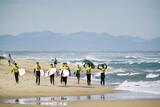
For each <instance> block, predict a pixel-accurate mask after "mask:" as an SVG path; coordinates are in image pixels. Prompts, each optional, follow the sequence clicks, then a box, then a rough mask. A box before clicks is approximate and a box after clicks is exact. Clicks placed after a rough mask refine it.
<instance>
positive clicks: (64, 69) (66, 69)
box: [11, 62, 107, 86]
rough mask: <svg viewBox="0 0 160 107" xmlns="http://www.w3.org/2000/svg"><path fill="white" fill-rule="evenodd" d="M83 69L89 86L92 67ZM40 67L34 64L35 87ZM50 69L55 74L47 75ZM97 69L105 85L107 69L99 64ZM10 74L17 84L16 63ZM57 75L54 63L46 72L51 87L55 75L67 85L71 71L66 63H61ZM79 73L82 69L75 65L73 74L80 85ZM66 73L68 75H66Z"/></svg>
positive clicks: (37, 63) (85, 66) (17, 67)
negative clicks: (58, 75) (13, 76)
mask: <svg viewBox="0 0 160 107" xmlns="http://www.w3.org/2000/svg"><path fill="white" fill-rule="evenodd" d="M83 67H84V69H85V71H86V77H87V85H88V86H89V85H91V71H92V67H91V66H90V64H85V65H84V66H83ZM41 69H42V68H41V65H40V64H39V62H36V65H35V67H34V75H35V77H36V85H40V77H41ZM52 69H56V72H55V73H53V74H51V75H49V73H50V72H51V70H52ZM97 69H98V70H99V71H100V73H101V82H100V83H101V85H103V86H104V85H105V71H106V69H107V65H105V64H101V65H98V67H97ZM11 71H12V72H14V75H15V80H16V83H19V66H18V65H17V63H15V64H14V66H13V68H12V70H11ZM59 71H60V72H59V73H58V69H57V64H56V63H54V64H52V63H51V64H50V67H49V70H48V72H47V73H48V75H49V77H50V83H51V84H52V85H54V77H55V75H56V74H60V76H61V84H62V83H63V82H64V83H65V86H66V85H67V77H68V76H71V71H70V67H69V66H68V65H67V63H63V64H62V67H60V69H59ZM81 72H83V71H82V67H81V66H80V65H77V67H76V72H75V73H74V74H75V75H76V77H77V81H78V84H79V83H80V77H81ZM67 73H68V74H67ZM64 74H67V75H64Z"/></svg>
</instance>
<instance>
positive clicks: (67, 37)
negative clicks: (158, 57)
mask: <svg viewBox="0 0 160 107" xmlns="http://www.w3.org/2000/svg"><path fill="white" fill-rule="evenodd" d="M0 50H9V51H13V50H23V51H24V50H30V51H60V50H66V51H70V50H73V51H159V50H160V38H155V39H152V40H144V39H142V38H138V37H131V36H112V35H110V34H107V33H101V34H99V33H95V32H77V33H72V34H63V33H54V32H50V31H43V32H28V33H22V34H19V35H17V36H14V35H0Z"/></svg>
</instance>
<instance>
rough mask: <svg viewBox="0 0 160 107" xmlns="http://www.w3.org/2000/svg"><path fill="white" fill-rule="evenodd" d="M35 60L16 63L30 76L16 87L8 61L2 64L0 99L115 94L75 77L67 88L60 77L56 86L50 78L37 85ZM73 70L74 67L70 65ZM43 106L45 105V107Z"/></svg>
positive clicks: (121, 105) (148, 105) (158, 105)
mask: <svg viewBox="0 0 160 107" xmlns="http://www.w3.org/2000/svg"><path fill="white" fill-rule="evenodd" d="M35 62H36V61H33V60H17V63H18V65H19V66H20V67H22V68H25V69H26V70H27V73H26V74H25V76H22V77H20V83H19V84H16V83H15V80H14V75H13V74H12V73H11V72H10V67H9V66H8V63H7V61H6V60H2V61H1V64H0V98H20V97H36V96H37V97H39V96H80V95H92V94H99V93H107V92H112V91H113V88H114V87H100V86H97V85H95V84H94V83H93V85H92V86H90V87H88V86H87V85H86V81H84V80H81V82H80V85H77V80H76V79H75V78H69V80H68V86H67V87H64V86H63V85H61V84H60V78H59V77H56V78H55V86H52V85H50V82H49V78H45V77H41V85H40V86H36V85H35V76H34V75H33V68H34V65H35ZM40 64H41V66H42V68H43V69H45V70H46V69H48V66H49V63H46V62H40ZM71 69H74V66H71ZM68 106H70V107H83V106H84V107H97V106H99V107H106V106H107V107H133V106H136V107H160V100H115V101H77V102H70V103H69V104H68ZM0 107H39V106H31V105H18V104H0ZM42 107H43V106H42Z"/></svg>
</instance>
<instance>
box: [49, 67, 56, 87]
mask: <svg viewBox="0 0 160 107" xmlns="http://www.w3.org/2000/svg"><path fill="white" fill-rule="evenodd" d="M53 68H56V65H54V66H53V64H50V68H49V72H48V74H49V73H50V72H51V69H53ZM50 82H51V85H54V73H53V74H52V75H50Z"/></svg>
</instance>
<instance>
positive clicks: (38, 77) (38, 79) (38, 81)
mask: <svg viewBox="0 0 160 107" xmlns="http://www.w3.org/2000/svg"><path fill="white" fill-rule="evenodd" d="M40 70H41V66H40V64H39V62H36V66H35V68H34V75H36V85H40V75H41V73H40Z"/></svg>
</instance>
